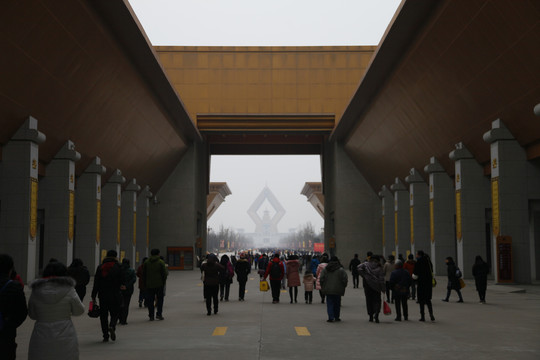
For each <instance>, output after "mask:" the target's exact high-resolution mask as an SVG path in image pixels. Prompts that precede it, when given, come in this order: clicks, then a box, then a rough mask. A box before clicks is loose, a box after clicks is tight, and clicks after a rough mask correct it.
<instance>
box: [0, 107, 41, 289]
mask: <svg viewBox="0 0 540 360" xmlns="http://www.w3.org/2000/svg"><path fill="white" fill-rule="evenodd" d="M44 141H45V135H44V134H43V133H41V132H39V131H38V130H37V120H36V119H34V118H32V117H29V118H28V119H27V120H26V121H25V122H24V123H23V125H22V126H21V127H20V128H19V130H17V132H16V133H15V134H14V135H13V137H12V138H11V139H10V140H9V141H8V142H7V144H5V145H4V146H3V148H2V188H1V189H0V195H1V200H2V202H1V214H2V216H1V217H0V252H5V253H8V254H10V255H11V256H12V257H13V261H14V262H15V268H16V270H17V272H18V273H19V274H20V275H21V277H22V279H23V280H25V281H26V282H29V281H31V280H33V279H34V278H35V276H36V275H37V271H36V236H37V234H38V228H37V206H38V160H39V157H38V151H39V150H38V145H39V144H41V143H43V142H44Z"/></svg>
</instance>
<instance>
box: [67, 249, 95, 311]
mask: <svg viewBox="0 0 540 360" xmlns="http://www.w3.org/2000/svg"><path fill="white" fill-rule="evenodd" d="M68 275H69V276H71V277H72V278H73V279H74V280H75V291H76V292H77V295H79V298H80V299H81V302H82V301H83V300H84V297H85V295H86V285H88V283H89V282H90V272H89V271H88V268H87V267H86V266H84V264H83V262H82V260H81V259H77V258H75V259H73V261H72V262H71V265H69V267H68Z"/></svg>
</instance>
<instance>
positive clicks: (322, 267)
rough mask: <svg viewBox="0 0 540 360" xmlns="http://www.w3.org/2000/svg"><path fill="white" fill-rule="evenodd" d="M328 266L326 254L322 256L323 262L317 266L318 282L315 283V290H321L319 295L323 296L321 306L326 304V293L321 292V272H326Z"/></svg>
mask: <svg viewBox="0 0 540 360" xmlns="http://www.w3.org/2000/svg"><path fill="white" fill-rule="evenodd" d="M327 265H328V254H326V253H324V254H322V256H321V262H320V263H319V265H317V272H316V273H315V275H316V282H315V289H317V290H319V295H320V296H321V304H324V298H325V296H324V293H323V292H322V291H321V279H320V276H321V272H322V271H323V270H324V268H325V267H326V266H327Z"/></svg>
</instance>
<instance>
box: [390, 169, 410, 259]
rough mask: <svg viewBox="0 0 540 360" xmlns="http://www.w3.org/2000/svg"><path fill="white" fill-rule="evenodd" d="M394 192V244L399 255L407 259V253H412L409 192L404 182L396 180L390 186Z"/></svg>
mask: <svg viewBox="0 0 540 360" xmlns="http://www.w3.org/2000/svg"><path fill="white" fill-rule="evenodd" d="M390 189H391V190H392V191H393V192H394V243H395V245H396V250H395V251H396V259H397V255H399V254H403V256H404V257H405V258H406V257H407V252H410V251H411V247H410V245H411V216H410V215H411V214H410V200H409V192H408V191H407V187H406V186H405V184H403V182H402V181H401V180H400V179H399V178H396V179H395V182H394V183H393V184H392V185H391V186H390Z"/></svg>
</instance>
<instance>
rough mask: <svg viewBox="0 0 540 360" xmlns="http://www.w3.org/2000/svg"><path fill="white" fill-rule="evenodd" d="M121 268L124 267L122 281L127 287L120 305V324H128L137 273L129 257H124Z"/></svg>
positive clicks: (123, 291) (122, 292) (122, 291)
mask: <svg viewBox="0 0 540 360" xmlns="http://www.w3.org/2000/svg"><path fill="white" fill-rule="evenodd" d="M120 268H121V269H122V283H123V284H124V285H125V288H124V289H123V290H121V294H122V306H121V307H120V315H119V317H118V320H119V321H120V325H127V318H128V315H129V303H130V302H131V296H132V295H133V291H134V290H135V288H134V284H135V282H136V281H137V275H136V274H135V270H134V269H132V268H131V266H130V263H129V259H123V260H122V265H121V266H120Z"/></svg>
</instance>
